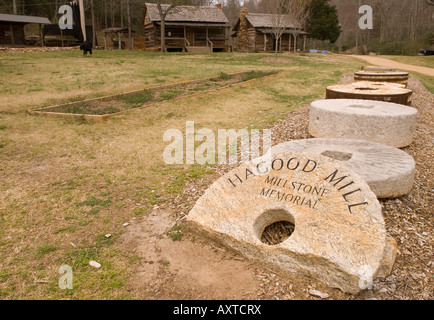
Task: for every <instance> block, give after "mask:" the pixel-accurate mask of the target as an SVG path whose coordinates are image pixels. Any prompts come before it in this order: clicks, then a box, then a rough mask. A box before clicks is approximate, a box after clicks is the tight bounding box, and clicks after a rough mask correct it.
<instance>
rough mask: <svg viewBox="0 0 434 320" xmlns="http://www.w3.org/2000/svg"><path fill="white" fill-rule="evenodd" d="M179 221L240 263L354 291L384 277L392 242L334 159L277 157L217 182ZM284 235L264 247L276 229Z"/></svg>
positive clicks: (376, 211) (370, 203)
mask: <svg viewBox="0 0 434 320" xmlns="http://www.w3.org/2000/svg"><path fill="white" fill-rule="evenodd" d="M187 223H188V224H189V225H190V226H191V227H193V228H195V229H196V230H199V231H201V232H202V233H203V234H205V235H207V236H209V237H210V238H211V239H214V240H216V241H219V242H221V243H223V244H225V245H226V246H228V247H230V248H232V249H234V250H236V251H238V252H239V253H241V254H242V255H244V256H245V257H247V258H248V259H252V260H255V261H261V262H263V263H265V264H269V265H271V266H274V267H277V268H281V269H282V270H285V271H288V272H294V273H298V274H301V275H306V276H310V277H314V278H316V279H319V280H321V281H322V282H324V283H326V284H328V285H329V286H331V287H334V288H340V289H341V290H342V291H344V292H348V293H353V294H355V293H358V292H360V291H361V290H363V289H366V288H367V287H369V284H370V283H372V280H374V279H376V278H378V277H385V276H387V275H388V274H390V272H391V269H392V266H393V263H394V259H395V256H396V243H395V242H394V240H390V238H388V237H387V234H386V229H385V225H384V220H383V215H382V212H381V206H380V204H379V202H378V200H377V197H376V196H375V194H374V193H373V192H372V191H371V190H370V188H369V186H368V185H367V183H366V182H365V181H364V180H363V179H362V178H361V177H360V176H358V175H357V174H356V173H354V172H353V171H351V170H350V169H348V168H347V167H345V166H344V165H342V164H340V163H339V162H338V161H336V160H334V159H332V158H329V157H325V156H322V155H318V154H310V153H302V152H293V151H289V152H283V153H279V154H273V155H271V156H270V157H267V156H264V157H261V158H257V159H254V160H253V161H251V162H249V163H245V164H242V165H240V166H239V167H238V168H236V169H234V170H232V171H231V172H229V173H227V174H226V175H224V176H223V177H221V178H220V179H219V180H217V181H216V182H215V183H214V184H213V185H212V186H211V187H210V188H209V189H207V190H206V192H205V194H204V195H203V196H202V197H201V198H200V199H199V200H198V201H197V203H196V204H195V206H194V207H193V209H192V210H191V211H190V213H189V215H188V217H187ZM279 223H280V224H281V226H282V227H281V229H285V230H287V231H288V233H287V235H286V236H285V237H280V240H279V241H275V242H273V243H270V242H267V241H266V239H267V234H266V233H269V231H268V230H272V229H273V226H274V225H276V224H279Z"/></svg>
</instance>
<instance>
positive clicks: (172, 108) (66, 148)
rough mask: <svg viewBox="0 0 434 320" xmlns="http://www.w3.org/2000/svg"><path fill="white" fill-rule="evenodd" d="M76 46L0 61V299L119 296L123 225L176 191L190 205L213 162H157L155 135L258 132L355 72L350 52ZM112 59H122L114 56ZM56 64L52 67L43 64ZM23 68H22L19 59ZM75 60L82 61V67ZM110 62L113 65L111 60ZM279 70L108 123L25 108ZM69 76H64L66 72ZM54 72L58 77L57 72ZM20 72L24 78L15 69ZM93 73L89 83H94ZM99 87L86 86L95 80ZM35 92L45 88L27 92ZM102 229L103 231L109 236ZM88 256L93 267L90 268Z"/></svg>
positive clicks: (125, 276) (128, 274) (129, 259)
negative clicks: (192, 187) (278, 56)
mask: <svg viewBox="0 0 434 320" xmlns="http://www.w3.org/2000/svg"><path fill="white" fill-rule="evenodd" d="M79 55H80V52H79V51H76V52H74V51H73V52H67V53H44V54H36V53H35V54H26V55H24V54H17V55H12V54H7V55H2V56H0V59H1V65H0V67H1V69H0V72H1V73H2V77H1V82H2V87H1V90H2V91H1V95H0V163H1V167H0V173H1V180H0V298H2V299H60V298H78V299H123V298H136V297H137V296H136V295H135V294H134V291H130V289H131V288H130V285H129V283H131V279H134V277H135V275H134V273H133V270H134V268H133V266H134V264H135V263H137V261H140V259H139V258H138V257H137V254H136V253H135V252H133V251H129V250H128V249H125V248H122V247H120V246H119V243H118V239H119V237H120V236H121V235H122V234H123V233H124V230H125V227H123V224H124V223H125V222H129V221H132V220H133V219H135V218H138V217H146V216H147V215H148V214H149V213H150V211H151V209H152V208H153V207H154V206H156V205H159V206H164V205H165V203H168V202H169V201H170V199H173V198H178V200H179V202H180V203H182V204H183V205H184V206H185V207H188V206H189V205H190V203H188V199H187V196H186V194H185V190H184V187H185V185H186V183H187V182H188V181H192V180H195V179H200V178H201V177H204V176H206V175H207V174H208V173H212V172H213V171H214V168H213V167H212V166H208V167H201V166H197V165H193V166H166V165H165V164H164V162H163V160H162V154H163V150H164V148H165V147H166V145H167V143H165V142H163V134H164V132H165V131H166V130H167V129H172V128H173V129H179V130H181V131H183V132H184V131H185V122H186V121H187V120H189V121H195V124H196V128H197V129H198V128H201V127H206V128H209V129H212V130H213V131H216V130H217V129H219V128H220V129H229V128H233V129H239V128H244V127H251V128H257V129H261V128H265V127H267V126H269V125H270V124H272V123H273V122H275V121H277V120H279V119H283V118H286V117H287V115H288V113H290V112H291V111H293V110H294V109H295V108H296V107H297V106H300V105H302V104H305V103H307V102H309V101H311V100H313V99H315V98H316V97H318V96H320V95H321V94H323V93H324V87H325V85H327V84H332V83H334V82H337V81H338V80H339V78H340V77H341V75H342V74H343V73H344V72H346V71H349V70H354V65H356V64H357V63H356V62H355V60H352V59H351V58H347V57H336V58H334V57H330V56H327V57H322V56H316V55H315V56H304V57H301V56H294V57H292V56H291V59H293V60H294V61H295V62H294V63H293V64H285V65H276V64H275V63H266V62H261V61H259V60H260V59H263V58H266V57H270V55H247V54H221V55H217V54H215V55H176V54H175V55H164V56H162V55H159V54H145V53H142V52H139V53H127V52H125V53H124V52H121V53H119V52H116V51H113V52H103V53H100V52H97V53H96V54H95V55H94V57H93V58H91V59H89V60H85V59H84V58H81V57H79ZM120 60H125V61H124V62H120ZM50 61H54V62H55V65H56V71H54V69H50V68H48V66H49V64H50ZM23 62H24V63H29V65H26V64H23ZM82 62H84V63H83V65H79V63H82ZM118 62H119V63H118ZM264 69H265V70H278V69H279V70H281V71H282V73H281V74H279V75H278V76H277V77H276V78H274V79H273V80H272V81H271V80H267V79H260V80H257V81H255V82H252V83H249V84H245V85H241V86H239V87H235V88H230V89H227V90H223V91H216V92H212V93H209V94H206V95H203V96H196V97H187V98H185V99H183V100H177V101H167V102H163V103H158V104H156V105H154V106H152V107H150V108H147V109H140V110H133V111H129V112H127V113H125V114H123V115H121V116H118V117H114V118H112V119H110V120H109V121H108V122H107V123H86V122H80V121H70V120H64V119H58V118H45V117H33V116H29V115H26V114H25V112H24V110H26V109H27V108H28V107H29V106H35V105H36V106H44V105H49V104H54V103H58V102H62V101H63V102H65V101H69V100H71V98H73V97H75V98H77V97H85V98H91V97H93V96H99V95H105V94H107V93H118V92H121V91H123V90H125V91H131V90H135V89H140V88H142V87H143V86H151V85H152V84H156V83H157V82H156V79H159V81H164V83H170V82H175V81H181V80H190V79H199V78H205V77H208V76H216V75H218V74H219V73H220V72H236V71H248V70H264ZM72 70H74V73H77V75H75V76H74V75H72V74H69V73H68V75H63V72H64V71H65V72H66V71H68V72H70V71H72ZM54 72H57V73H54ZM17 73H22V75H17ZM95 79H96V80H95ZM95 81H101V82H102V83H101V84H99V85H97V84H94V85H93V86H92V84H91V83H92V82H95ZM29 88H36V89H37V88H41V89H42V91H30V92H28V91H29ZM105 234H112V236H111V237H110V238H106V237H105V236H104V235H105ZM90 260H96V261H98V262H99V263H101V264H102V268H101V269H98V270H96V269H92V268H91V267H89V265H88V263H89V261H90ZM64 264H67V265H70V266H71V267H72V268H73V271H74V289H73V290H66V291H63V290H60V289H59V287H58V279H59V277H60V275H59V274H58V269H59V267H60V266H62V265H64Z"/></svg>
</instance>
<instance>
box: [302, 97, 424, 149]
mask: <svg viewBox="0 0 434 320" xmlns="http://www.w3.org/2000/svg"><path fill="white" fill-rule="evenodd" d="M417 114H418V112H417V109H415V108H412V107H408V106H404V105H401V104H396V103H390V102H382V101H373V100H353V99H330V100H318V101H314V102H313V103H312V104H311V106H310V112H309V133H310V134H311V135H312V136H313V137H315V138H347V139H358V140H367V141H372V142H378V143H381V144H386V145H390V146H393V147H396V148H403V147H406V146H408V145H410V144H411V143H412V142H413V138H414V130H415V127H416V119H417Z"/></svg>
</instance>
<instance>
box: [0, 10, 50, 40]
mask: <svg viewBox="0 0 434 320" xmlns="http://www.w3.org/2000/svg"><path fill="white" fill-rule="evenodd" d="M31 23H34V24H39V34H40V39H41V40H42V38H43V37H42V25H43V24H50V20H48V18H44V17H35V16H23V15H17V14H3V13H1V14H0V45H7V46H24V45H26V44H27V43H26V35H25V31H24V26H25V25H27V24H31ZM41 45H42V46H43V45H44V43H43V40H42V41H41Z"/></svg>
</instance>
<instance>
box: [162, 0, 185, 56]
mask: <svg viewBox="0 0 434 320" xmlns="http://www.w3.org/2000/svg"><path fill="white" fill-rule="evenodd" d="M155 3H156V4H157V8H158V13H159V15H160V19H161V30H160V31H161V52H166V18H167V16H168V15H169V13H173V12H175V11H177V9H178V7H179V6H180V5H182V4H185V3H186V1H185V0H168V1H165V0H155Z"/></svg>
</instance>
